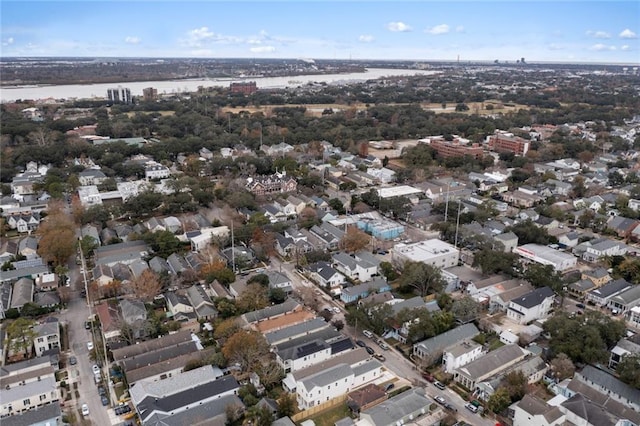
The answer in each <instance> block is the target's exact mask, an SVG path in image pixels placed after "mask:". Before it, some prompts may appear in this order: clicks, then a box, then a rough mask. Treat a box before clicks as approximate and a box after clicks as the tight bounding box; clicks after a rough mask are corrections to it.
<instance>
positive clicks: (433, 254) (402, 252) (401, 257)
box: [391, 239, 460, 269]
mask: <svg viewBox="0 0 640 426" xmlns="http://www.w3.org/2000/svg"><path fill="white" fill-rule="evenodd" d="M459 255H460V250H458V249H457V248H455V247H454V246H452V245H451V244H449V243H446V242H444V241H440V240H437V239H432V240H426V241H420V242H417V243H413V244H404V243H400V244H396V245H395V246H394V247H393V248H392V249H391V261H392V262H393V263H394V264H395V265H398V266H401V265H404V263H405V262H407V261H411V262H423V263H426V264H428V265H432V266H436V267H438V268H441V269H445V268H450V267H452V266H456V265H457V264H458V258H459Z"/></svg>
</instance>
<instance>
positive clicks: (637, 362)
mask: <svg viewBox="0 0 640 426" xmlns="http://www.w3.org/2000/svg"><path fill="white" fill-rule="evenodd" d="M616 372H617V373H618V375H619V376H620V380H622V381H623V382H625V383H626V384H628V385H629V386H632V387H634V388H636V389H640V354H630V355H625V356H624V357H623V358H622V360H621V361H620V362H619V363H618V365H617V366H616Z"/></svg>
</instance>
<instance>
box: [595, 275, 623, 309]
mask: <svg viewBox="0 0 640 426" xmlns="http://www.w3.org/2000/svg"><path fill="white" fill-rule="evenodd" d="M628 288H631V283H629V282H627V281H626V280H624V279H618V280H615V281H610V282H608V283H607V284H605V285H603V286H601V287H599V288H596V289H595V290H591V291H590V292H588V293H587V294H586V296H585V299H586V301H587V302H591V303H593V304H594V305H596V306H606V305H607V304H608V303H609V300H611V298H612V297H613V296H616V295H618V294H620V293H622V292H623V291H625V290H627V289H628Z"/></svg>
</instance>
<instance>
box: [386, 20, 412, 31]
mask: <svg viewBox="0 0 640 426" xmlns="http://www.w3.org/2000/svg"><path fill="white" fill-rule="evenodd" d="M387 29H388V30H389V31H392V32H394V33H406V32H408V31H411V27H410V26H409V25H407V24H405V23H404V22H400V21H398V22H389V23H388V24H387Z"/></svg>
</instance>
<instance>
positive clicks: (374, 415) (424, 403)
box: [360, 388, 433, 426]
mask: <svg viewBox="0 0 640 426" xmlns="http://www.w3.org/2000/svg"><path fill="white" fill-rule="evenodd" d="M432 403H433V401H432V400H431V399H430V398H428V397H427V396H426V395H425V391H424V389H422V388H413V389H411V390H408V391H406V392H402V393H401V394H398V395H396V396H394V397H393V398H389V399H388V400H386V401H383V402H381V403H380V404H378V405H376V406H374V407H371V408H368V409H366V410H364V411H362V413H361V414H360V416H361V418H362V416H365V418H366V419H367V420H370V421H372V422H373V425H372V426H389V425H396V424H400V422H401V421H402V420H403V419H405V418H406V417H407V416H409V415H411V414H414V415H415V416H416V417H417V416H419V415H421V414H423V413H425V414H426V413H429V406H431V404H432Z"/></svg>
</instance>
